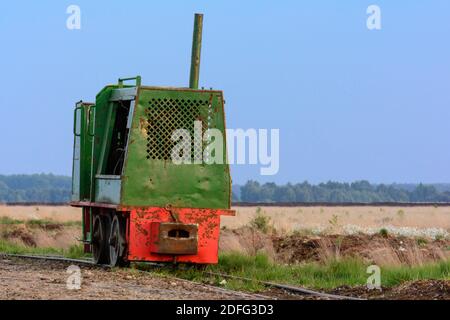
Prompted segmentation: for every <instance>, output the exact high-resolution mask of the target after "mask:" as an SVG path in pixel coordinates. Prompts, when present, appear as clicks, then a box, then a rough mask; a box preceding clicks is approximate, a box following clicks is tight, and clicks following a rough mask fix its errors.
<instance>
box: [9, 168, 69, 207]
mask: <svg viewBox="0 0 450 320" xmlns="http://www.w3.org/2000/svg"><path fill="white" fill-rule="evenodd" d="M71 188H72V179H71V178H70V177H65V176H57V175H53V174H32V175H8V176H5V175H0V202H3V203H13V202H18V203H23V202H42V203H65V202H69V201H70V196H71V193H72V190H71Z"/></svg>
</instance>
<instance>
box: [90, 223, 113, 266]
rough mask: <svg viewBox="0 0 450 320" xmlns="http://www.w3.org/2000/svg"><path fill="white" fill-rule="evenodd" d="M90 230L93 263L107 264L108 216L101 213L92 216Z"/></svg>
mask: <svg viewBox="0 0 450 320" xmlns="http://www.w3.org/2000/svg"><path fill="white" fill-rule="evenodd" d="M93 224H94V225H93V228H92V229H93V230H92V231H93V232H92V256H93V258H94V263H95V264H108V263H109V255H108V246H107V244H108V242H107V239H108V234H109V218H107V217H103V216H101V215H96V216H95V217H94V223H93Z"/></svg>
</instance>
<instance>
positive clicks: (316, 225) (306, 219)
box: [222, 206, 450, 234]
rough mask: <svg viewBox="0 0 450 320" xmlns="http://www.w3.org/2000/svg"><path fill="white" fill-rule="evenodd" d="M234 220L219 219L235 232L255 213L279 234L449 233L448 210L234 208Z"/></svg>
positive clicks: (449, 209)
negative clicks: (383, 230) (409, 230)
mask: <svg viewBox="0 0 450 320" xmlns="http://www.w3.org/2000/svg"><path fill="white" fill-rule="evenodd" d="M234 209H235V210H236V211H237V213H236V217H222V226H225V227H226V228H229V229H236V228H239V227H241V226H244V225H248V224H249V222H250V221H251V220H252V219H253V218H254V217H255V214H256V212H257V211H259V212H260V213H261V214H264V215H267V216H268V217H270V221H271V223H272V224H273V227H274V228H275V229H276V230H278V231H279V232H280V233H281V234H283V233H292V232H295V231H301V230H310V231H313V232H316V233H322V232H327V231H328V233H336V234H339V233H345V230H346V227H348V226H357V227H360V228H362V229H364V228H375V229H376V230H379V229H381V228H383V227H385V226H392V227H394V228H395V227H398V228H402V227H403V228H404V227H407V228H408V227H409V228H417V229H431V228H440V229H443V230H447V231H450V207H432V206H429V207H263V208H261V209H258V208H257V207H236V208H234Z"/></svg>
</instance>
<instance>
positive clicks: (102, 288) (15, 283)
mask: <svg viewBox="0 0 450 320" xmlns="http://www.w3.org/2000/svg"><path fill="white" fill-rule="evenodd" d="M68 266H69V265H68V264H63V263H55V262H48V261H45V262H44V261H35V260H21V259H16V258H13V259H9V258H5V257H0V300H5V299H8V300H29V299H30V300H31V299H32V300H41V299H46V300H47V299H51V300H55V299H64V300H71V299H76V300H109V299H114V300H117V299H120V300H121V299H132V300H133V299H139V300H178V299H188V300H190V299H191V300H233V299H256V298H258V297H257V296H254V295H250V294H245V293H240V292H234V291H228V290H224V289H221V288H216V287H212V286H207V285H203V284H198V283H193V282H190V281H185V280H181V279H172V278H165V277H161V276H157V275H155V274H152V273H148V272H145V273H137V272H131V271H130V270H113V271H112V270H109V269H100V268H89V267H81V288H80V290H69V289H68V288H67V281H68V279H69V277H70V276H71V274H70V273H67V268H68Z"/></svg>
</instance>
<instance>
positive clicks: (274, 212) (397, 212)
mask: <svg viewBox="0 0 450 320" xmlns="http://www.w3.org/2000/svg"><path fill="white" fill-rule="evenodd" d="M234 209H235V210H236V211H237V214H236V217H226V216H225V217H222V226H223V227H225V228H228V229H237V228H239V227H242V226H245V225H248V223H249V222H250V221H251V220H252V219H254V217H255V216H256V215H258V214H259V215H264V216H267V217H270V222H269V223H270V225H271V226H273V228H275V229H276V230H278V231H279V232H280V233H290V232H294V231H299V230H300V231H301V230H310V231H313V232H317V233H322V232H329V233H352V232H357V231H364V230H365V231H367V232H376V231H379V229H380V228H385V227H387V228H391V229H399V230H400V231H402V230H403V232H414V231H415V230H416V229H418V230H424V231H427V230H428V231H429V232H431V233H433V232H434V233H436V232H438V233H439V232H450V207H433V206H426V207H367V206H363V207H353V206H352V207H342V206H336V207H319V206H317V207H261V208H259V207H235V208H234ZM0 217H9V218H13V219H18V220H30V219H31V220H33V219H52V220H54V221H57V222H68V221H79V220H80V219H81V213H80V209H78V208H72V207H69V206H11V207H8V206H0Z"/></svg>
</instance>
